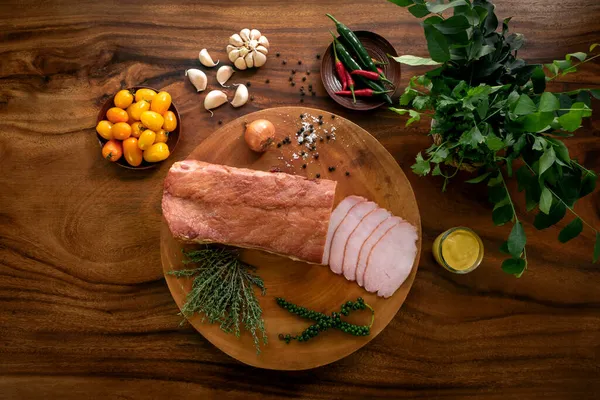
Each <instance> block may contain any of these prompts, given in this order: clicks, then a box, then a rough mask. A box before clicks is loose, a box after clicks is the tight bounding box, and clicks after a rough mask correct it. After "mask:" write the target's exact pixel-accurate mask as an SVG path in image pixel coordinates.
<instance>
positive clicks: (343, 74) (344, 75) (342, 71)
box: [332, 33, 348, 90]
mask: <svg viewBox="0 0 600 400" xmlns="http://www.w3.org/2000/svg"><path fill="white" fill-rule="evenodd" d="M332 35H333V33H332ZM334 38H335V36H334ZM333 56H334V58H335V72H336V73H337V76H338V78H340V82H341V83H342V90H346V88H347V87H348V72H347V71H346V67H344V64H342V62H341V61H340V59H339V58H338V56H337V51H336V49H335V42H334V43H333Z"/></svg>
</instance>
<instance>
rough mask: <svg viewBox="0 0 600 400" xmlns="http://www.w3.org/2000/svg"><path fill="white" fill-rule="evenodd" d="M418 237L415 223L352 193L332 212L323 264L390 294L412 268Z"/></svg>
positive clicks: (370, 290) (364, 285)
mask: <svg viewBox="0 0 600 400" xmlns="http://www.w3.org/2000/svg"><path fill="white" fill-rule="evenodd" d="M417 240H418V235H417V230H416V229H415V227H414V226H412V225H411V224H409V223H408V222H406V221H404V220H403V219H402V218H400V217H395V216H393V215H392V214H391V213H390V212H389V211H387V210H385V209H383V208H379V207H377V205H376V204H375V203H373V202H371V201H367V199H365V198H363V197H359V196H349V197H346V198H345V199H344V200H342V201H341V202H340V204H339V205H338V206H337V207H336V208H335V210H334V211H333V213H332V214H331V222H330V224H329V230H328V232H327V241H326V244H325V253H324V255H323V256H324V258H323V264H329V267H330V268H331V270H332V271H333V272H335V273H336V274H343V275H344V276H345V277H346V279H348V280H351V281H353V280H356V282H357V283H358V284H359V285H360V286H362V287H364V288H365V289H366V290H367V291H369V292H373V293H377V295H378V296H382V297H390V296H391V295H393V294H394V292H395V291H396V290H397V289H398V288H399V287H400V286H401V285H402V283H404V281H405V280H406V278H407V277H408V275H409V274H410V271H411V270H412V266H413V264H414V261H415V257H416V256H417V245H416V243H417ZM326 257H328V258H326Z"/></svg>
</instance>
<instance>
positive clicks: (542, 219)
mask: <svg viewBox="0 0 600 400" xmlns="http://www.w3.org/2000/svg"><path fill="white" fill-rule="evenodd" d="M566 213H567V207H565V205H564V204H563V203H562V202H561V201H556V202H554V204H553V205H552V207H551V208H550V212H549V213H548V214H544V213H542V212H540V213H538V214H537V215H536V216H535V220H534V221H533V225H534V226H535V227H536V229H539V230H542V229H546V228H549V227H551V226H552V225H555V224H556V223H557V222H558V221H560V220H561V219H563V217H564V216H565V214H566Z"/></svg>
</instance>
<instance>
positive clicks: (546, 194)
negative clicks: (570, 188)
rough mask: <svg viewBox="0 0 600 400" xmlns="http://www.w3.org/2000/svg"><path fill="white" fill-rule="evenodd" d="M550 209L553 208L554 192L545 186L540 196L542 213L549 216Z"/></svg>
mask: <svg viewBox="0 0 600 400" xmlns="http://www.w3.org/2000/svg"><path fill="white" fill-rule="evenodd" d="M550 207H552V192H550V190H549V189H548V188H547V187H545V186H544V188H543V189H542V194H541V196H540V211H541V212H543V213H544V214H549V213H550Z"/></svg>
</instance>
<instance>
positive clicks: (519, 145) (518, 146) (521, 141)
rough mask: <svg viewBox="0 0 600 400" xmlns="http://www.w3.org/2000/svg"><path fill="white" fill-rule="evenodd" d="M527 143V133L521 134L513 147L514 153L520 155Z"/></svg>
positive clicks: (516, 155) (515, 155)
mask: <svg viewBox="0 0 600 400" xmlns="http://www.w3.org/2000/svg"><path fill="white" fill-rule="evenodd" d="M526 144H527V135H524V134H523V135H521V136H519V138H518V139H517V141H516V142H515V144H514V146H513V149H512V153H511V154H512V155H513V156H514V157H515V158H516V157H518V156H519V155H520V154H521V152H522V151H523V149H524V148H525V145H526Z"/></svg>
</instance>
